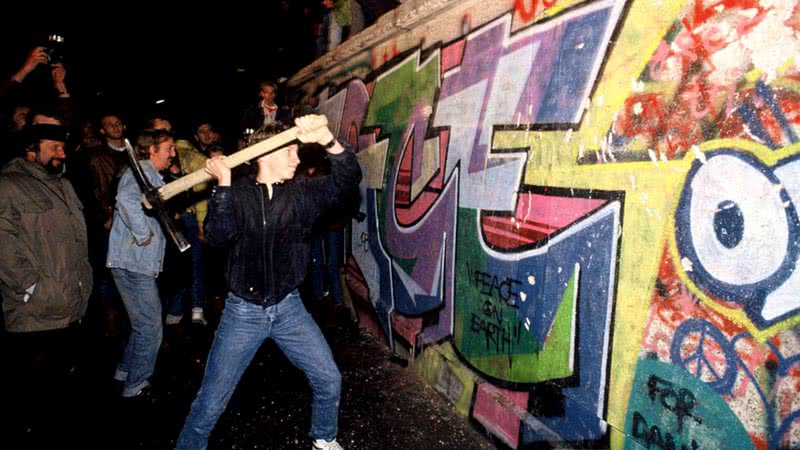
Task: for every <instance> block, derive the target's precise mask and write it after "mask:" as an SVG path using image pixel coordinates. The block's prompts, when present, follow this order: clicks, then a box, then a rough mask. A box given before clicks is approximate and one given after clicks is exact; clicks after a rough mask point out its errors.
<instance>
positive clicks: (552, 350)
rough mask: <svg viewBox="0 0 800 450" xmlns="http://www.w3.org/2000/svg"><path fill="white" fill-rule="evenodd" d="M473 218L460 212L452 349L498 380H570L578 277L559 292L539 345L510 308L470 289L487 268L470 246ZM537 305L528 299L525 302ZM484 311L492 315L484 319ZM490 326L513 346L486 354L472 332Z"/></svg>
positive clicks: (480, 334)
mask: <svg viewBox="0 0 800 450" xmlns="http://www.w3.org/2000/svg"><path fill="white" fill-rule="evenodd" d="M476 214H477V211H474V210H467V209H460V210H459V219H458V224H459V229H458V239H457V240H456V242H457V243H459V244H458V249H457V252H458V253H457V254H458V259H457V262H456V270H457V272H456V277H455V278H456V286H455V290H456V291H455V292H456V296H455V298H456V304H455V320H454V322H455V323H454V333H453V336H454V342H455V345H456V347H457V348H458V349H459V351H460V352H461V354H462V356H463V357H464V358H466V359H467V360H468V361H469V362H470V364H472V365H473V366H474V367H476V368H477V369H479V370H480V371H482V372H483V373H485V374H488V375H490V376H492V377H495V378H499V379H502V380H506V381H512V382H517V383H537V382H541V381H546V380H553V379H560V378H565V377H568V376H570V375H571V374H572V370H571V369H570V348H571V346H572V345H573V342H572V340H573V336H572V321H573V310H574V307H575V300H576V299H575V294H574V293H575V289H576V283H577V282H578V280H577V273H573V274H572V276H571V277H570V280H569V282H568V283H567V286H566V288H565V289H564V292H563V294H562V296H561V305H560V306H559V308H558V312H557V313H556V317H555V319H554V322H553V326H552V327H551V329H550V332H549V334H548V338H547V340H546V341H545V342H544V343H543V345H542V343H539V342H537V340H536V339H535V338H534V337H533V336H532V335H531V333H530V332H529V331H528V330H527V329H526V328H525V326H524V324H523V322H522V321H521V320H520V319H519V317H518V315H517V313H516V311H515V309H514V308H511V307H510V306H508V305H506V304H505V303H504V302H503V301H501V300H497V299H493V298H491V297H489V296H486V295H482V294H481V293H480V292H479V291H478V289H476V287H475V286H474V285H472V282H473V280H474V271H475V270H481V271H482V270H485V268H486V262H485V256H484V253H483V251H482V250H481V248H480V246H477V245H475V244H474V236H478V235H479V234H478V230H477V226H476V224H477V221H476V216H475V215H476ZM538 300H539V299H536V298H531V297H529V298H528V299H527V300H526V301H528V302H531V301H538ZM487 310H489V311H496V313H494V312H493V313H492V314H490V315H487V314H486V313H485V312H486V311H487ZM489 324H492V325H494V326H497V327H499V328H500V329H504V330H506V332H507V336H510V337H512V346H511V347H508V346H507V347H506V348H501V349H500V350H499V351H498V348H497V346H496V345H494V342H495V341H494V340H490V342H489V348H487V338H486V333H485V328H483V329H482V330H481V331H477V332H476V331H474V330H475V329H476V328H477V329H481V328H482V327H486V326H489ZM515 331H516V333H515Z"/></svg>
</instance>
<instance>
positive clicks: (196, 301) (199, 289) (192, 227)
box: [167, 213, 205, 316]
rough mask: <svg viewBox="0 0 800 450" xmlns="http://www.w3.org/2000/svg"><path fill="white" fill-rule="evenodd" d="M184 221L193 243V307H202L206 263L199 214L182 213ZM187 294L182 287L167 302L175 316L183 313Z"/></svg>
mask: <svg viewBox="0 0 800 450" xmlns="http://www.w3.org/2000/svg"><path fill="white" fill-rule="evenodd" d="M181 218H182V219H183V223H184V224H185V225H186V238H187V239H188V240H189V243H190V244H192V248H191V249H190V251H191V252H192V289H191V297H192V308H202V307H203V299H204V296H205V285H204V280H205V263H204V262H203V242H202V241H201V240H200V226H199V225H198V223H197V216H195V215H194V214H191V213H183V214H182V215H181ZM185 296H186V289H185V288H181V289H180V290H178V292H177V293H176V294H175V295H174V296H172V297H170V299H169V301H168V302H167V313H168V314H171V315H173V316H181V315H183V298H184V297H185Z"/></svg>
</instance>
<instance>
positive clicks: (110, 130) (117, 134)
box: [100, 116, 125, 139]
mask: <svg viewBox="0 0 800 450" xmlns="http://www.w3.org/2000/svg"><path fill="white" fill-rule="evenodd" d="M100 127H101V128H100V132H101V133H103V134H104V135H105V136H106V137H107V138H109V139H122V137H123V136H125V125H124V124H123V123H122V121H121V120H119V117H117V116H105V117H103V120H101V121H100Z"/></svg>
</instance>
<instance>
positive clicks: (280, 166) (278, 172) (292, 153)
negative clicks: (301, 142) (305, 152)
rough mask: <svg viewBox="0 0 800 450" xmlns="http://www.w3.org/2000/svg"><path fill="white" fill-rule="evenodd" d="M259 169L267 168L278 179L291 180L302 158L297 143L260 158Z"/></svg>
mask: <svg viewBox="0 0 800 450" xmlns="http://www.w3.org/2000/svg"><path fill="white" fill-rule="evenodd" d="M258 162H259V169H262V170H263V169H266V170H268V171H269V174H270V175H271V176H272V177H273V178H277V180H278V181H286V180H291V179H292V178H293V177H294V172H295V170H297V165H298V164H300V158H299V157H298V156H297V144H293V145H290V146H288V147H284V148H282V149H280V150H278V151H276V152H274V153H270V154H269V155H266V156H262V157H261V158H258Z"/></svg>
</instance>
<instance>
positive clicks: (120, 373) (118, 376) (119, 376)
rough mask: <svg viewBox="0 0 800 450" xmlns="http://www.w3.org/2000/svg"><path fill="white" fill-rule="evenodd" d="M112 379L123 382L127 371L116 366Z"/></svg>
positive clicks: (126, 377)
mask: <svg viewBox="0 0 800 450" xmlns="http://www.w3.org/2000/svg"><path fill="white" fill-rule="evenodd" d="M114 379H115V380H116V381H122V382H123V383H124V382H125V381H126V380H127V379H128V372H126V371H124V370H122V369H120V368H119V367H117V369H116V370H114Z"/></svg>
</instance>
